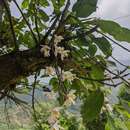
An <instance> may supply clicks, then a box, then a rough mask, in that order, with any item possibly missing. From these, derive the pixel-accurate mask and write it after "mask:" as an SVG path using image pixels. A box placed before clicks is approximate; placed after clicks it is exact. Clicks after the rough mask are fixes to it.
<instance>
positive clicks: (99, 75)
mask: <svg viewBox="0 0 130 130" xmlns="http://www.w3.org/2000/svg"><path fill="white" fill-rule="evenodd" d="M91 77H92V78H93V79H103V78H104V69H103V68H102V67H101V66H100V65H93V66H92V70H91Z"/></svg>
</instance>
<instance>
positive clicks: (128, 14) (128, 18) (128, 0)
mask: <svg viewBox="0 0 130 130" xmlns="http://www.w3.org/2000/svg"><path fill="white" fill-rule="evenodd" d="M17 1H18V2H21V1H22V0H17ZM74 1H75V0H71V2H72V3H73V2H74ZM11 9H12V14H13V15H15V16H18V15H19V13H18V11H17V9H16V7H15V6H14V5H12V7H11ZM48 12H49V9H48ZM96 16H97V17H98V18H101V19H108V20H114V21H116V22H118V23H119V24H120V25H121V26H123V27H126V28H130V0H98V8H97V11H96ZM121 44H122V45H124V46H125V47H127V48H129V49H130V44H128V43H123V42H122V43H121ZM113 49H114V51H113V55H114V56H115V57H116V58H117V59H119V60H122V61H123V60H126V61H129V59H130V54H129V53H127V52H126V51H124V50H122V49H121V48H120V47H118V46H114V45H113ZM129 63H130V62H129Z"/></svg>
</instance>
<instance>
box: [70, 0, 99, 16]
mask: <svg viewBox="0 0 130 130" xmlns="http://www.w3.org/2000/svg"><path fill="white" fill-rule="evenodd" d="M96 5H97V0H78V1H77V2H76V3H75V5H74V6H73V9H72V10H73V12H76V16H78V17H88V16H89V15H90V14H92V13H93V12H94V11H96Z"/></svg>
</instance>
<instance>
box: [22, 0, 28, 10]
mask: <svg viewBox="0 0 130 130" xmlns="http://www.w3.org/2000/svg"><path fill="white" fill-rule="evenodd" d="M29 3H30V0H24V1H23V2H22V5H21V7H22V8H23V9H26V8H28V7H29Z"/></svg>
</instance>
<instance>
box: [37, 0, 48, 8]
mask: <svg viewBox="0 0 130 130" xmlns="http://www.w3.org/2000/svg"><path fill="white" fill-rule="evenodd" d="M39 4H40V5H41V6H43V7H46V6H49V3H48V1H47V0H39Z"/></svg>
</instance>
